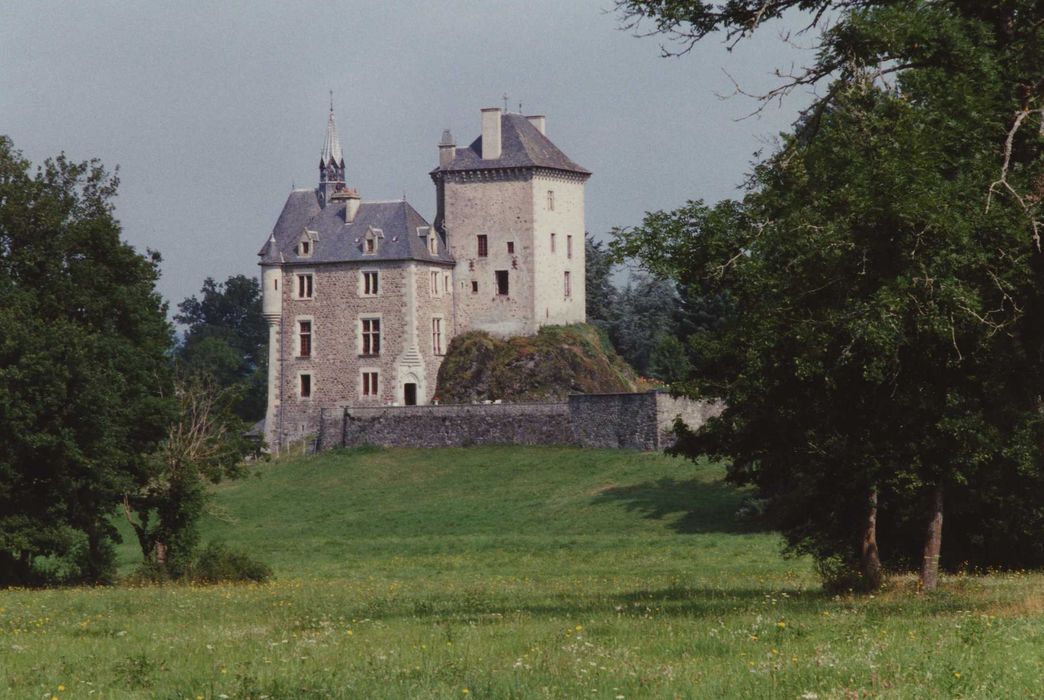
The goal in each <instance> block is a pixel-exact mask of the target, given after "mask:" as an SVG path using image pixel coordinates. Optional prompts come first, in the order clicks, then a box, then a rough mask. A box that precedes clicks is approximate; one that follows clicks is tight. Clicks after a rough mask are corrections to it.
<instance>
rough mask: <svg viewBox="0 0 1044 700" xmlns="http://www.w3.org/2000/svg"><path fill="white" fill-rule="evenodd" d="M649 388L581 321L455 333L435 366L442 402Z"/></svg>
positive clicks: (548, 397)
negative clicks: (507, 331) (511, 331)
mask: <svg viewBox="0 0 1044 700" xmlns="http://www.w3.org/2000/svg"><path fill="white" fill-rule="evenodd" d="M651 388H653V387H652V385H651V384H649V383H648V382H647V381H646V380H644V379H642V378H640V377H639V376H638V374H637V373H636V372H635V371H634V369H632V368H631V366H630V365H628V364H627V362H625V361H624V359H623V358H622V357H620V356H619V355H618V354H617V353H616V350H614V349H613V347H612V345H610V343H609V340H608V338H606V337H605V335H604V334H602V333H600V332H599V331H598V329H597V328H595V327H594V326H592V325H589V324H586V323H577V324H573V325H571V326H544V327H543V328H541V329H540V330H539V332H538V333H537V334H536V335H533V336H519V337H516V338H507V339H501V338H494V337H493V336H491V335H489V334H488V333H484V332H482V331H472V332H470V333H464V334H463V335H458V336H456V337H455V338H454V339H453V341H452V342H451V343H450V346H449V348H448V349H447V351H446V357H445V358H443V362H442V365H441V366H440V368H439V377H438V389H437V391H436V393H437V395H438V396H439V397H440V398H441V400H442V401H443V402H444V403H471V402H473V401H484V400H496V399H502V400H504V401H548V400H554V399H563V398H565V397H566V396H568V395H569V394H578V393H579V394H606V393H616V392H626V391H644V390H647V389H651Z"/></svg>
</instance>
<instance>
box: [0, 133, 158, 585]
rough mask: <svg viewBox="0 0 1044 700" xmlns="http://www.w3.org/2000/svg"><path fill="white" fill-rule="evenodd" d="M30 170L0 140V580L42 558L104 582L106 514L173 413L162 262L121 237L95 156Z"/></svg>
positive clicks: (23, 577)
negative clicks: (161, 292) (160, 287)
mask: <svg viewBox="0 0 1044 700" xmlns="http://www.w3.org/2000/svg"><path fill="white" fill-rule="evenodd" d="M29 170H30V164H29V163H28V161H26V160H24V159H23V158H22V157H21V155H20V154H19V153H18V152H17V151H16V150H15V149H14V147H13V145H12V143H11V141H10V140H9V139H7V138H6V137H0V435H3V436H4V437H3V440H0V584H6V585H11V584H22V585H24V584H29V583H36V582H40V581H41V580H43V579H44V578H45V574H46V573H47V572H45V571H44V570H43V569H41V564H42V563H47V562H48V561H49V562H50V563H51V564H52V565H53V564H54V562H55V561H57V562H58V564H57V568H52V569H51V571H50V573H51V574H52V575H53V577H59V578H62V579H63V580H86V581H103V580H105V579H107V578H108V577H109V576H110V575H111V573H112V547H111V542H112V541H113V540H114V539H116V538H117V533H116V531H115V530H114V528H113V526H112V525H111V523H110V522H109V516H110V514H111V513H112V510H113V507H114V506H115V504H116V503H117V502H118V498H119V494H120V493H122V491H123V489H124V488H125V486H126V484H128V483H130V482H131V481H133V479H134V477H135V474H136V473H137V472H138V470H139V469H140V467H141V464H142V462H143V460H144V456H145V455H147V454H149V453H150V452H151V451H152V450H153V449H154V448H155V446H156V444H157V443H158V442H159V441H160V439H161V438H162V435H163V428H164V426H165V424H166V423H167V422H168V420H169V417H170V415H171V409H172V406H171V402H170V401H169V400H168V399H167V398H166V397H165V390H166V388H167V387H168V386H169V382H170V378H171V375H170V371H169V361H168V356H167V353H168V350H169V348H170V346H171V329H170V326H169V324H168V323H167V321H166V308H165V305H164V303H163V302H162V300H161V299H160V297H159V295H158V294H157V293H156V290H155V282H156V279H157V278H158V275H159V269H158V264H159V256H158V255H157V254H155V253H150V254H149V255H141V254H139V253H137V252H135V250H134V249H133V248H131V247H130V246H129V245H127V244H126V243H124V242H123V241H121V240H120V226H119V223H118V222H117V221H116V220H115V218H114V217H113V211H112V198H113V197H114V196H115V194H116V189H117V185H118V180H117V178H116V177H115V175H111V174H109V173H107V172H106V171H105V170H104V168H103V167H102V166H101V165H100V164H99V163H98V162H97V161H91V162H89V163H72V162H70V161H68V160H67V159H66V158H65V157H64V156H59V157H58V158H56V159H54V160H48V161H47V162H46V163H45V164H44V165H43V166H42V167H41V168H40V169H38V171H37V172H36V174H35V175H30V172H29Z"/></svg>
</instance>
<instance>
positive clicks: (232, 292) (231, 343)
mask: <svg viewBox="0 0 1044 700" xmlns="http://www.w3.org/2000/svg"><path fill="white" fill-rule="evenodd" d="M174 319H175V320H176V321H178V322H179V323H183V324H185V326H186V329H185V336H184V338H183V339H182V342H181V343H180V344H179V346H178V350H177V357H178V360H179V363H180V365H181V368H182V370H183V371H184V373H186V374H193V373H195V374H204V375H207V376H208V377H210V378H212V379H213V380H214V381H215V382H216V383H217V385H218V386H220V387H225V388H235V389H236V390H237V391H238V392H239V398H238V400H237V401H236V403H235V410H236V413H237V414H238V415H239V416H240V417H242V418H243V419H245V420H260V419H261V418H263V417H264V414H265V406H266V403H265V402H266V391H267V384H266V379H267V373H268V364H267V348H268V324H267V322H266V321H265V318H264V316H263V315H262V313H261V287H260V285H259V283H258V281H257V279H256V278H253V277H247V276H246V275H233V276H231V277H229V278H228V279H227V280H225V281H224V282H215V281H214V280H213V279H212V278H210V277H208V278H207V279H206V280H205V281H204V282H203V288H202V289H201V290H200V296H198V297H197V296H191V297H188V298H187V299H185V300H184V301H182V302H181V303H180V304H178V313H177V314H176V315H175V317H174Z"/></svg>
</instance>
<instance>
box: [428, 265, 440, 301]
mask: <svg viewBox="0 0 1044 700" xmlns="http://www.w3.org/2000/svg"><path fill="white" fill-rule="evenodd" d="M428 286H429V287H430V289H431V295H432V296H433V297H437V296H438V295H439V273H438V272H437V271H435V270H433V271H432V273H431V282H430V284H429V285H428Z"/></svg>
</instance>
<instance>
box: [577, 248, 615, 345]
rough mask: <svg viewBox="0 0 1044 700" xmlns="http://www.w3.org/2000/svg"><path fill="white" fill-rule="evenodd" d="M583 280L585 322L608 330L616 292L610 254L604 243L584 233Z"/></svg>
mask: <svg viewBox="0 0 1044 700" xmlns="http://www.w3.org/2000/svg"><path fill="white" fill-rule="evenodd" d="M584 265H585V269H584V282H585V295H586V298H587V301H586V313H587V322H588V323H590V324H591V325H593V326H597V327H599V328H601V329H602V330H604V331H606V332H608V330H609V328H610V326H611V325H612V319H613V318H614V314H615V309H616V302H617V296H618V293H617V291H616V287H615V286H614V285H613V280H612V276H613V260H612V255H611V254H610V253H609V251H608V250H606V248H605V243H604V242H602V241H596V240H594V239H593V238H592V237H591V234H590V233H587V234H584Z"/></svg>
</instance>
